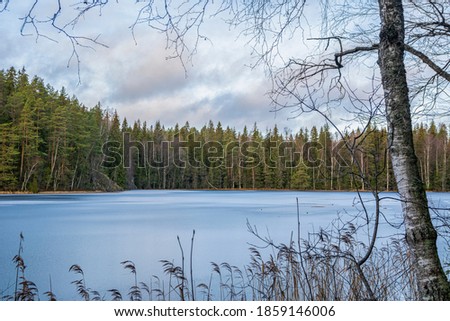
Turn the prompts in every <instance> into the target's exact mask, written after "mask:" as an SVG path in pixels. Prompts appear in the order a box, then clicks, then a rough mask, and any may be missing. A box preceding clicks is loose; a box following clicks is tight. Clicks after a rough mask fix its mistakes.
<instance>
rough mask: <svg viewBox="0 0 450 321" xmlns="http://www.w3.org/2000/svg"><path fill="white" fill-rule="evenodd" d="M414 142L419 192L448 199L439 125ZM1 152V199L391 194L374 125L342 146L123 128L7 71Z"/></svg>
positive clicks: (382, 136)
mask: <svg viewBox="0 0 450 321" xmlns="http://www.w3.org/2000/svg"><path fill="white" fill-rule="evenodd" d="M299 121H301V120H299ZM413 134H414V137H415V143H416V154H417V157H418V158H419V161H420V166H421V174H422V178H423V181H424V182H425V184H426V188H427V189H429V190H448V187H449V185H450V181H449V179H448V178H449V177H450V175H449V170H450V168H449V166H447V153H448V144H449V142H448V132H447V128H446V126H445V125H444V124H440V125H438V126H437V125H436V124H434V123H433V122H432V123H431V124H428V125H427V124H420V125H418V126H417V127H416V128H415V129H414V133H413ZM0 144H1V146H0V190H3V191H31V192H38V191H56V190H107V191H114V190H120V189H135V188H138V189H181V188H182V189H241V188H242V189H302V190H348V189H360V190H365V189H370V188H377V189H378V190H393V189H395V183H394V179H393V174H392V166H391V164H390V159H389V155H388V153H387V150H386V146H387V144H388V143H387V133H386V130H385V129H384V128H380V127H378V126H375V125H372V126H369V127H367V128H364V130H361V129H356V130H352V131H348V132H345V133H343V137H342V136H340V135H337V134H335V133H333V131H332V130H331V129H330V127H329V126H328V125H324V126H322V127H320V128H317V127H312V128H310V129H307V128H302V129H300V130H299V131H298V132H297V133H292V132H289V131H284V132H281V131H280V130H279V129H278V128H277V127H276V126H275V127H274V128H271V129H267V130H265V131H261V130H260V129H258V127H257V125H256V124H254V125H253V126H252V127H251V128H247V127H245V128H244V129H243V130H242V132H239V131H236V130H235V129H234V128H230V127H226V128H223V127H222V125H221V123H220V122H218V123H217V124H214V123H213V122H212V121H210V122H209V123H208V124H207V125H205V126H203V127H202V128H199V129H197V128H195V127H191V126H190V125H189V123H186V124H184V125H183V126H179V125H176V126H175V127H173V128H165V127H164V126H163V125H162V124H160V122H159V121H156V122H155V123H154V124H151V125H149V124H147V123H146V122H145V121H144V122H141V121H139V120H138V121H136V122H134V123H133V124H128V122H127V120H126V118H125V119H123V121H121V120H120V118H119V115H118V114H117V112H115V113H109V112H107V111H106V110H104V109H103V108H102V107H101V106H100V104H98V105H96V106H94V107H91V108H88V107H86V106H84V105H83V104H82V103H80V102H79V101H78V100H77V99H76V97H69V95H68V94H67V93H66V91H65V89H64V88H62V89H61V90H55V89H54V88H53V87H51V86H50V85H45V84H44V82H43V80H42V79H40V78H38V77H33V78H32V79H30V77H29V76H28V75H27V73H26V72H25V70H20V71H17V70H15V69H14V68H10V69H9V70H6V71H5V70H2V71H0Z"/></svg>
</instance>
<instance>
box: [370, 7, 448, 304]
mask: <svg viewBox="0 0 450 321" xmlns="http://www.w3.org/2000/svg"><path fill="white" fill-rule="evenodd" d="M378 2H379V5H380V17H381V31H380V45H379V60H378V64H379V66H380V72H381V77H382V83H383V89H384V96H385V104H386V118H387V124H388V135H389V152H390V155H391V157H392V166H393V171H394V175H395V179H396V182H397V186H398V191H399V193H400V197H401V200H402V211H403V215H404V218H405V228H406V240H407V242H408V245H409V247H410V249H411V252H412V254H413V255H414V257H415V263H416V264H415V268H416V269H417V275H418V288H419V295H420V299H422V300H450V285H449V282H448V281H447V277H446V275H445V273H444V271H443V269H442V266H441V263H440V260H439V257H438V252H437V246H436V239H437V233H436V230H435V229H434V227H433V224H432V222H431V218H430V213H429V209H428V202H427V197H426V194H425V189H424V186H423V182H422V180H421V178H420V173H419V168H418V161H417V157H416V155H415V152H414V144H413V136H412V123H411V113H410V102H409V96H408V84H407V80H406V71H405V65H404V46H405V44H404V17H403V6H402V1H401V0H379V1H378Z"/></svg>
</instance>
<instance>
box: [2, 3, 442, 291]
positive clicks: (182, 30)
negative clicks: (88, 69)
mask: <svg viewBox="0 0 450 321" xmlns="http://www.w3.org/2000/svg"><path fill="white" fill-rule="evenodd" d="M2 2H3V3H2V4H0V11H2V12H3V14H5V11H7V9H8V6H10V5H11V4H12V3H13V1H2ZM55 2H56V3H57V9H56V11H55V12H54V13H53V14H49V15H48V16H49V17H50V18H48V19H42V20H38V19H37V18H36V15H35V14H34V11H35V9H36V6H37V5H38V3H39V0H35V1H30V10H29V13H28V14H27V15H26V16H25V17H23V27H22V32H24V30H27V29H28V28H32V29H34V31H35V34H36V35H39V24H41V23H47V24H51V25H52V26H53V27H54V28H55V29H57V30H58V32H60V33H63V34H64V35H65V36H67V37H68V38H69V39H70V40H71V43H72V46H73V56H74V57H76V58H77V57H78V52H77V49H78V48H79V47H80V46H90V45H96V44H99V42H98V39H97V38H93V39H92V38H91V39H89V38H85V37H83V36H78V35H75V34H73V33H72V32H71V31H70V30H71V28H72V27H73V26H74V25H76V24H77V22H78V21H79V19H80V18H81V17H83V16H84V15H85V14H86V13H87V12H88V11H91V10H93V9H99V10H101V8H103V7H104V6H106V5H109V4H111V3H110V1H108V0H93V1H79V2H77V1H74V3H72V6H62V4H61V1H56V0H55ZM137 2H138V5H140V7H139V9H138V14H137V18H136V20H135V21H134V23H133V24H132V30H135V29H136V28H137V27H138V26H140V25H141V24H145V25H148V26H150V27H151V28H153V29H156V30H158V31H161V32H164V33H165V34H166V40H167V42H166V43H167V48H168V49H169V50H171V54H170V55H171V56H173V57H180V58H181V61H183V62H184V61H186V59H190V58H191V57H192V55H193V54H195V51H196V49H197V45H198V42H199V40H201V39H206V36H205V34H206V33H204V30H203V29H202V27H203V26H204V22H205V20H206V19H210V18H212V17H217V16H221V17H224V18H225V20H226V21H227V22H228V23H229V24H230V26H234V27H236V28H238V30H239V31H240V32H241V34H242V37H245V38H246V39H248V41H249V43H250V44H251V45H252V48H253V49H254V51H255V53H256V54H257V55H256V56H257V57H258V60H257V61H256V62H255V63H257V64H258V63H261V64H263V65H265V66H266V67H267V70H268V73H269V75H270V77H271V79H272V81H273V91H272V98H273V101H274V103H275V106H276V109H283V108H295V111H297V112H298V113H304V112H311V111H314V112H319V113H321V114H322V115H325V116H327V117H329V118H330V119H331V117H332V115H333V112H334V113H335V110H336V109H338V108H341V109H343V110H345V111H346V112H347V113H348V114H349V115H353V117H354V118H357V119H361V117H366V115H369V117H371V118H373V117H376V118H378V119H383V121H384V122H385V124H386V126H387V129H388V149H389V154H390V157H391V159H392V166H393V170H394V175H395V179H396V183H397V187H398V192H399V198H400V200H401V203H402V210H403V216H404V220H405V228H406V239H407V242H408V245H409V247H410V250H411V252H412V253H413V255H414V257H415V265H416V269H417V273H418V283H419V284H418V288H419V294H420V298H421V299H423V300H450V285H449V282H448V280H447V277H446V275H445V273H444V271H443V268H442V266H441V263H440V260H439V257H438V254H437V246H436V239H437V233H436V230H435V228H434V227H433V224H432V221H431V216H430V210H429V206H428V201H427V197H426V194H425V189H424V184H423V182H422V180H421V177H420V173H419V168H418V161H417V158H416V155H415V151H414V144H413V137H412V117H413V116H415V115H421V114H428V113H429V112H430V111H433V112H434V113H438V112H439V111H440V108H442V104H443V102H445V101H446V100H448V98H449V89H448V85H449V81H450V73H449V66H450V60H449V59H448V52H449V51H450V22H449V21H450V6H449V1H448V0H404V1H402V0H379V1H378V2H374V1H369V0H357V1H348V0H338V1H328V0H321V1H308V0H289V1H288V0H281V1H266V0H264V1H263V0H249V1H246V0H222V1H210V0H197V1H181V2H174V1H169V0H161V1H155V0H149V1H137ZM73 9H75V10H73ZM68 11H69V12H70V13H69V15H70V14H72V16H71V18H69V19H67V17H66V19H65V21H66V22H65V23H63V24H60V23H59V21H60V17H62V15H63V14H67V12H68ZM67 21H68V22H67ZM317 21H319V23H317ZM86 42H87V43H86ZM373 106H375V108H374V109H372V107H373ZM380 106H384V108H379V107H380Z"/></svg>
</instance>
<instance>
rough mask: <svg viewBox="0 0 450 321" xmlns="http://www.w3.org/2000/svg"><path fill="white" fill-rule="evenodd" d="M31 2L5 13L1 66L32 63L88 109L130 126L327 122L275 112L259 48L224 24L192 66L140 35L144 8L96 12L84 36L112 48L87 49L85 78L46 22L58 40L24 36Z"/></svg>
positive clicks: (0, 19)
mask: <svg viewBox="0 0 450 321" xmlns="http://www.w3.org/2000/svg"><path fill="white" fill-rule="evenodd" d="M24 2H25V3H24ZM24 2H21V3H18V2H17V1H12V2H11V3H10V7H9V9H10V12H6V13H2V14H0V32H1V34H2V44H1V45H0V55H1V57H2V59H1V61H0V68H1V69H7V68H9V67H10V66H14V67H16V68H21V67H25V68H26V70H27V72H28V73H29V74H30V75H38V76H39V77H41V78H43V79H44V81H45V82H46V83H50V84H51V85H53V86H54V87H55V88H56V89H60V88H61V87H62V86H64V87H65V88H66V90H67V92H68V93H70V94H74V95H76V96H77V98H78V99H79V100H80V102H82V103H83V104H85V105H86V106H88V107H92V106H94V105H95V104H96V103H97V102H100V103H101V104H102V106H103V107H104V108H108V109H109V110H117V111H118V113H119V115H120V116H121V117H122V119H123V118H124V117H126V118H127V120H128V122H129V123H130V122H132V121H134V120H136V119H138V118H139V119H141V121H147V122H148V123H150V124H152V123H154V122H155V121H157V120H160V121H161V122H162V123H163V124H164V125H165V126H174V125H175V124H176V123H179V124H184V123H185V122H186V121H189V123H190V124H191V125H194V126H203V125H204V124H207V123H208V121H209V120H212V121H213V122H214V123H217V122H218V121H220V122H221V123H222V125H223V126H230V127H234V128H236V129H237V130H242V128H243V126H244V125H247V126H249V127H252V126H253V124H254V123H255V122H256V123H258V126H259V127H260V128H261V129H266V128H271V127H272V126H273V125H274V124H277V125H278V127H279V128H280V129H281V130H283V129H284V128H289V129H291V130H293V131H295V130H297V129H298V128H299V127H303V126H307V127H311V126H312V124H315V125H321V124H323V120H322V119H320V118H318V117H313V115H311V114H309V115H303V116H302V117H301V118H297V119H293V120H292V119H291V120H288V119H289V118H290V117H291V116H292V114H290V113H289V111H285V112H278V113H273V112H271V105H270V100H269V98H268V97H267V95H266V92H267V91H268V90H270V82H269V80H268V79H267V77H266V75H265V74H264V71H263V70H262V69H261V68H259V69H258V68H256V69H251V68H250V67H248V66H249V65H250V64H251V63H252V61H251V60H250V53H251V48H250V47H248V46H246V45H245V39H242V38H237V34H236V33H233V32H230V31H229V30H228V29H229V28H228V26H227V25H225V24H224V23H223V24H222V23H216V24H214V25H209V26H207V28H206V29H207V30H208V36H209V37H210V40H211V41H205V42H204V43H201V44H200V46H199V48H198V49H199V50H198V53H197V54H196V55H195V56H194V58H193V61H192V64H187V66H186V70H185V69H184V68H183V66H182V64H181V62H180V61H179V60H177V59H169V60H168V59H166V57H167V56H168V55H169V54H170V53H169V52H167V51H165V38H164V36H163V35H162V34H158V33H157V32H155V31H154V30H152V29H150V28H148V27H145V26H140V27H139V28H137V29H136V38H135V39H134V38H133V36H132V34H131V32H130V29H129V26H130V25H131V24H132V23H133V21H134V19H135V17H136V14H137V10H138V7H137V6H136V5H130V4H125V5H124V4H121V3H120V4H116V3H111V4H110V5H108V6H107V7H106V8H105V9H104V10H103V12H102V13H101V15H100V14H99V11H94V12H91V13H90V14H89V15H88V16H87V17H86V19H85V20H82V21H80V22H79V25H78V26H77V28H78V29H76V32H78V33H79V34H83V35H86V36H90V37H96V36H97V35H98V34H101V37H100V38H99V40H100V41H103V42H104V43H105V44H106V45H108V47H109V48H103V47H101V46H96V47H95V50H91V49H80V51H79V54H80V60H81V64H80V77H81V83H79V79H78V69H77V63H76V61H75V60H72V61H71V63H70V65H69V68H67V63H68V60H69V58H70V56H71V53H72V52H71V47H70V43H68V41H67V39H65V38H64V37H63V36H62V35H58V34H55V31H54V30H52V29H48V28H47V27H46V26H44V25H42V26H40V28H41V29H40V30H41V32H42V33H43V34H44V35H48V36H50V37H52V38H53V39H55V40H57V41H58V42H54V41H50V40H48V39H46V38H45V37H40V38H39V39H37V41H36V37H35V35H34V36H25V37H24V36H20V27H21V21H20V20H19V18H20V17H21V16H23V15H24V13H26V5H27V3H29V1H24ZM28 5H29V4H28ZM40 5H41V6H42V8H41V9H40V11H39V12H47V13H46V14H47V15H48V13H49V12H51V9H49V7H48V3H47V2H43V1H41V2H40ZM31 31H32V30H29V32H30V33H31ZM135 40H136V41H137V44H136V42H135Z"/></svg>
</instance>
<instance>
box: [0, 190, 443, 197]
mask: <svg viewBox="0 0 450 321" xmlns="http://www.w3.org/2000/svg"><path fill="white" fill-rule="evenodd" d="M130 191H200V192H206V191H223V192H251V191H254V192H302V193H303V192H320V193H322V192H333V193H339V192H342V193H348V192H355V193H356V192H358V191H357V190H350V189H349V190H297V189H270V188H258V189H253V188H239V189H238V188H217V189H182V188H179V189H128V190H122V191H102V190H82V191H81V190H80V191H42V192H38V193H33V192H29V191H0V195H48V194H97V193H108V194H109V193H121V192H130ZM359 192H362V193H367V192H372V191H370V190H366V191H361V190H359ZM379 192H382V193H383V192H394V193H395V192H397V191H379ZM427 192H443V191H427ZM444 192H445V191H444Z"/></svg>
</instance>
